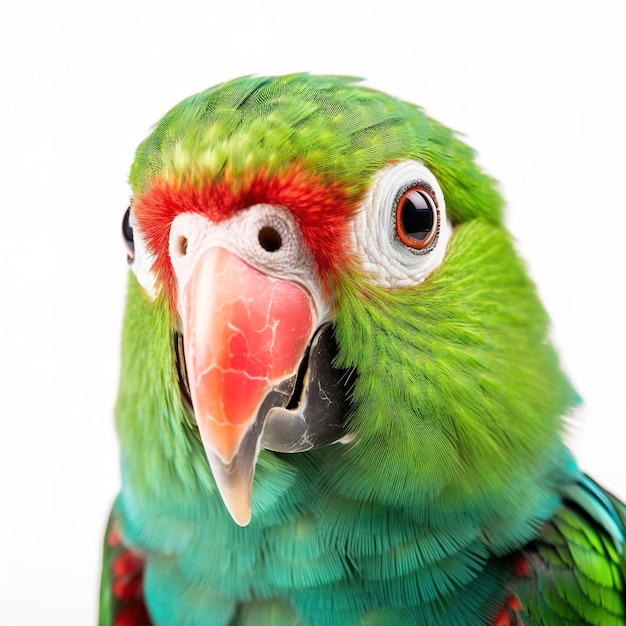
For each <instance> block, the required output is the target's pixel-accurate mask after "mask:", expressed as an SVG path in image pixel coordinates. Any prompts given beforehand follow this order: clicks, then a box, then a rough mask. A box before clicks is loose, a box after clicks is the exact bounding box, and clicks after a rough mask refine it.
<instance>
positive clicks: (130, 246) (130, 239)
mask: <svg viewBox="0 0 626 626" xmlns="http://www.w3.org/2000/svg"><path fill="white" fill-rule="evenodd" d="M122 235H123V236H124V242H125V243H126V251H127V252H128V262H129V263H132V262H133V261H134V259H135V238H134V236H133V227H132V226H131V225H130V207H128V208H127V209H126V213H124V219H123V220H122Z"/></svg>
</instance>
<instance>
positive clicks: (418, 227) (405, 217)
mask: <svg viewBox="0 0 626 626" xmlns="http://www.w3.org/2000/svg"><path fill="white" fill-rule="evenodd" d="M400 214H401V221H402V222H401V223H402V230H403V231H404V234H405V236H407V237H410V238H411V239H416V240H417V241H424V240H425V239H426V238H427V237H428V235H430V233H431V231H432V229H433V226H434V225H435V216H434V215H433V210H432V208H431V206H430V203H429V202H428V200H427V199H426V198H425V196H424V194H423V193H422V192H420V191H411V192H409V193H408V194H407V195H406V196H405V198H404V201H403V202H402V206H401V207H400Z"/></svg>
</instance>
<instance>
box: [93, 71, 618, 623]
mask: <svg viewBox="0 0 626 626" xmlns="http://www.w3.org/2000/svg"><path fill="white" fill-rule="evenodd" d="M129 184H130V190H131V192H130V202H129V206H128V208H127V209H126V210H125V213H124V217H123V220H122V233H123V237H124V240H125V246H126V252H127V261H128V264H129V266H130V268H129V278H128V284H127V300H126V305H125V310H124V314H123V328H122V338H121V365H120V376H119V391H118V395H117V400H116V405H115V425H116V431H117V435H118V438H119V445H120V453H119V454H120V476H121V488H120V491H119V494H118V495H117V497H116V499H115V502H114V504H113V506H112V510H111V513H110V517H109V520H108V524H107V527H106V531H105V537H104V542H103V546H104V547H103V557H102V574H101V583H100V597H99V607H100V608H99V615H98V617H99V624H100V626H113V625H114V626H128V625H138V626H147V625H150V624H153V625H162V626H165V625H167V626H172V625H188V626H192V625H193V626H243V625H248V626H250V625H261V626H265V625H268V626H285V625H307V626H317V625H322V626H353V625H354V626H357V625H361V626H367V625H369V626H379V625H382V626H385V625H389V626H391V625H393V626H395V625H412V624H416V625H423V626H435V625H436V626H452V625H454V626H462V625H468V626H479V625H488V626H514V625H521V624H524V625H526V626H533V625H535V626H539V625H547V626H549V625H566V626H573V625H581V624H584V625H597V626H624V625H626V507H625V506H624V504H623V503H621V502H620V501H619V499H618V498H617V497H616V496H614V495H613V494H611V493H609V492H608V491H607V490H605V489H603V488H602V487H601V486H600V485H599V484H598V483H596V482H595V481H594V480H593V479H592V478H591V477H590V476H588V475H587V474H585V473H584V472H583V471H582V470H581V469H579V467H578V465H577V463H576V460H575V459H574V458H573V455H572V453H571V452H570V451H569V449H568V447H567V445H566V443H565V438H566V434H567V425H568V423H569V421H570V420H571V419H572V418H573V417H574V414H575V411H576V410H577V407H578V406H579V405H580V403H581V399H580V398H579V396H578V394H577V392H576V391H575V390H574V388H573V386H572V384H571V383H570V382H569V380H568V378H567V377H566V375H565V374H564V373H563V368H562V366H561V364H560V361H559V356H558V355H557V351H556V348H555V347H554V345H553V342H552V340H551V338H550V332H551V325H550V320H549V318H548V314H547V312H546V310H545V309H544V307H543V305H542V303H541V302H540V299H539V296H538V293H537V289H536V287H535V285H534V283H533V281H532V280H531V278H530V276H529V273H528V271H527V269H526V266H525V264H524V261H523V260H522V259H521V256H520V254H519V253H518V251H517V249H516V244H515V241H514V239H513V236H512V235H511V234H510V233H509V231H508V229H507V227H506V226H505V224H504V213H505V210H504V199H503V196H502V193H501V191H500V189H499V185H498V183H497V182H496V181H495V179H493V178H492V177H491V176H490V175H489V174H487V173H485V172H484V171H483V168H482V167H481V166H479V165H478V164H477V159H476V153H475V150H474V149H473V148H471V147H470V146H469V145H468V144H467V142H466V141H465V140H464V139H462V138H461V136H460V135H459V134H458V133H457V132H456V131H453V130H450V129H448V128H447V127H446V126H444V125H443V124H441V123H439V122H437V121H435V120H434V119H432V118H431V117H430V116H429V115H427V114H426V113H425V112H424V110H423V109H422V108H421V107H419V106H416V105H413V104H410V103H408V102H405V101H403V100H400V99H398V98H395V97H393V96H390V95H387V94H386V93H383V92H381V91H377V90H375V89H374V88H371V87H369V86H366V85H364V84H363V83H362V82H361V80H360V79H357V78H353V77H349V76H316V75H312V74H308V73H301V74H291V75H286V76H267V77H262V76H245V77H242V78H238V79H235V80H231V81H229V82H224V83H222V84H220V85H217V86H215V87H212V88H209V89H208V90H206V91H203V92H201V93H198V94H196V95H193V96H191V97H189V98H187V99H185V100H183V101H182V102H181V103H180V104H178V105H176V106H174V108H172V109H171V110H170V111H169V112H168V113H167V114H166V115H165V116H164V117H163V118H162V119H161V120H160V121H159V122H158V123H157V124H156V125H155V126H154V127H153V128H152V129H151V131H150V133H149V135H148V136H147V138H146V139H145V140H143V142H142V143H141V144H140V145H139V147H138V148H137V150H136V153H135V158H134V162H133V164H132V166H131V169H130V175H129Z"/></svg>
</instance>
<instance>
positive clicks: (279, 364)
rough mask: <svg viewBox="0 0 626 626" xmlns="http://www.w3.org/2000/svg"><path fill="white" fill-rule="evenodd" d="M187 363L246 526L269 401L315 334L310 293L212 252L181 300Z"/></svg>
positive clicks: (223, 490) (210, 447)
mask: <svg viewBox="0 0 626 626" xmlns="http://www.w3.org/2000/svg"><path fill="white" fill-rule="evenodd" d="M182 308H183V310H182V317H183V320H182V324H183V336H184V348H185V364H186V368H187V377H188V380H189V388H190V394H191V400H192V404H193V408H194V413H195V417H196V421H197V424H198V429H199V431H200V436H201V438H202V442H203V444H204V448H205V450H206V453H207V458H208V460H209V463H210V465H211V470H212V472H213V475H214V477H215V481H216V484H217V487H218V489H219V491H220V494H221V496H222V499H223V500H224V503H225V505H226V507H227V509H228V510H229V512H230V514H231V515H232V517H233V519H234V520H235V521H236V522H237V523H238V524H239V525H241V526H245V525H247V524H248V523H249V521H250V518H251V514H252V509H251V501H252V482H253V478H254V468H255V464H256V459H257V456H258V454H259V449H260V441H261V435H262V432H263V424H261V423H259V422H258V420H257V414H258V412H259V408H260V407H261V404H262V403H263V400H264V399H265V397H266V396H267V394H268V393H269V392H270V391H271V390H272V388H273V387H275V386H276V385H277V384H278V383H280V381H282V380H285V379H286V378H289V377H290V376H292V375H294V374H295V373H296V372H297V370H298V366H299V364H300V361H301V359H302V357H303V355H304V353H305V351H306V347H307V344H308V342H309V340H310V338H311V336H312V334H313V331H314V329H315V323H316V319H315V317H316V316H315V309H314V305H313V302H312V299H311V297H310V296H309V294H308V293H307V291H306V290H305V289H304V288H303V287H302V286H300V285H298V284H296V283H294V282H288V281H285V280H281V279H278V278H274V277H271V276H268V275H266V274H263V273H262V272H260V271H258V270H255V269H253V268H252V267H250V266H249V265H248V264H247V263H245V262H244V261H242V260H241V259H240V258H239V257H237V256H236V255H235V254H233V253H232V252H229V251H228V250H226V249H224V248H221V247H213V248H209V249H207V250H205V251H204V252H203V253H202V254H201V256H200V257H199V259H198V261H197V263H196V265H195V267H194V269H193V271H192V274H191V277H190V279H189V282H188V283H187V286H186V288H185V291H184V295H183V307H182Z"/></svg>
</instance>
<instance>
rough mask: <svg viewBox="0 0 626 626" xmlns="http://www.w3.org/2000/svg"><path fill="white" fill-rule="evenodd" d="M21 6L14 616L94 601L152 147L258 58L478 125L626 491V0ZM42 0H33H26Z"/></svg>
mask: <svg viewBox="0 0 626 626" xmlns="http://www.w3.org/2000/svg"><path fill="white" fill-rule="evenodd" d="M11 4H12V5H13V8H11V9H9V10H8V12H7V9H6V8H4V9H2V15H1V16H0V23H1V26H0V29H1V31H0V46H1V47H2V49H1V50H0V63H1V64H2V72H1V75H0V81H1V82H0V86H1V88H2V95H1V97H0V106H1V109H2V110H1V117H0V120H1V124H2V126H1V128H0V159H1V167H0V177H1V181H2V184H1V187H0V193H1V196H0V197H1V198H2V213H1V215H2V224H1V226H0V244H1V246H0V253H1V254H2V262H1V265H0V267H1V272H2V274H1V277H2V292H1V293H2V304H1V306H0V315H1V319H0V329H1V332H2V337H3V340H2V347H1V354H2V361H1V363H2V376H1V377H0V381H1V384H2V407H3V408H2V422H1V426H0V428H1V431H0V433H1V435H0V481H1V485H0V486H1V491H0V494H1V496H0V498H1V499H0V502H1V504H0V507H1V510H0V576H1V579H0V615H1V616H2V617H0V621H2V623H3V624H6V625H9V626H13V625H18V624H20V625H23V624H28V625H31V624H34V625H38V624H46V625H50V624H63V625H65V626H67V625H68V624H72V625H73V624H77V625H81V624H90V623H94V622H95V619H96V618H95V615H96V596H97V581H98V576H99V558H100V541H101V535H102V531H103V527H104V524H105V519H106V515H107V511H108V508H109V506H110V504H111V501H112V499H113V497H114V495H115V492H116V490H117V487H118V480H119V479H118V469H117V444H116V439H115V433H114V430H113V423H112V407H113V403H114V399H115V393H116V378H117V374H118V337H119V333H120V320H121V315H122V306H123V298H124V290H125V281H126V278H125V276H126V271H127V269H126V265H125V251H124V247H123V244H122V241H121V236H120V221H121V218H122V214H123V212H124V209H125V207H126V203H127V198H128V189H127V185H126V177H127V173H128V169H129V166H130V163H131V161H132V158H133V151H134V148H135V147H136V145H137V144H138V143H139V141H140V140H141V139H142V138H143V137H144V136H145V135H146V134H147V132H148V130H149V127H150V126H151V125H152V124H153V123H154V122H156V121H157V120H158V119H159V118H160V117H161V115H162V114H164V113H165V112H166V111H167V110H168V109H169V108H170V107H171V106H173V105H174V104H176V103H177V102H178V101H179V100H181V99H182V98H184V97H186V96H187V95H190V94H191V93H194V92H197V91H200V90H202V89H204V88H206V87H208V86H210V85H213V84H215V83H218V82H221V81H224V80H227V79H230V78H234V77H236V76H240V75H243V74H277V73H289V72H297V71H310V72H314V73H334V74H349V75H356V76H362V77H365V78H366V79H367V84H369V85H371V86H374V87H377V88H379V89H382V90H385V91H388V92H390V93H392V94H394V95H397V96H400V97H401V98H403V99H406V100H410V101H413V102H416V103H418V104H421V105H422V106H424V107H425V108H426V110H427V112H428V113H429V114H430V115H432V116H433V117H436V118H437V119H439V120H441V121H443V122H444V123H446V124H448V125H449V126H451V127H453V128H455V129H458V130H460V131H463V132H464V134H465V135H466V138H467V140H468V141H469V142H470V143H471V144H472V145H473V146H474V147H476V148H477V149H478V151H479V154H480V161H481V163H482V164H483V166H485V168H486V169H487V170H488V171H489V172H490V173H491V174H493V175H494V176H495V177H496V178H498V179H499V180H500V181H501V183H502V188H503V191H504V193H505V195H506V197H507V199H508V205H509V208H508V223H509V225H510V227H511V229H512V231H513V232H514V234H515V236H516V238H517V240H518V242H519V248H520V250H521V251H522V253H523V255H524V256H525V258H526V259H527V261H528V264H529V268H530V271H531V273H532V275H533V277H534V278H535V280H536V281H537V283H538V285H539V290H540V292H541V294H542V297H543V299H544V302H545V304H546V306H547V308H548V310H549V312H550V315H551V317H552V319H553V322H554V332H553V337H554V340H555V342H556V344H557V345H558V347H559V349H560V352H561V355H562V360H563V364H564V367H565V369H566V371H567V372H568V373H569V374H570V376H571V378H572V379H573V381H574V383H575V385H576V387H577V389H578V390H579V392H580V394H581V395H582V396H583V397H584V398H585V400H586V410H585V412H584V413H583V414H582V415H581V416H580V418H579V419H577V420H576V421H575V423H573V424H572V426H571V432H572V439H571V440H572V445H573V447H574V449H575V451H576V454H577V456H578V458H579V460H580V463H581V465H582V466H583V467H584V468H585V469H586V470H587V471H589V472H590V473H591V474H592V475H593V476H595V477H597V478H598V479H599V480H600V481H601V482H602V483H603V484H604V485H606V486H607V487H610V488H611V489H612V490H614V491H615V492H616V493H618V494H619V495H620V496H621V497H622V498H626V479H625V478H624V476H625V471H624V470H625V469H626V462H625V461H624V454H625V451H626V445H625V444H626V406H625V404H626V403H625V387H626V375H625V366H624V360H623V359H624V354H625V348H626V345H625V332H624V321H625V315H624V313H625V306H624V296H625V289H624V269H625V264H624V259H623V250H624V247H625V245H624V237H625V232H624V230H625V225H626V224H625V220H624V211H625V210H626V204H625V201H624V197H625V194H624V181H625V180H626V167H625V166H626V159H625V156H624V149H625V146H626V133H625V122H624V115H625V114H626V99H625V96H624V63H625V61H626V49H625V46H624V44H623V43H621V42H623V41H624V35H623V24H624V15H623V9H622V7H623V6H624V5H623V3H622V2H621V0H615V1H614V2H603V1H602V0H599V1H596V2H593V3H589V2H582V1H579V0H563V1H558V0H554V1H549V0H546V1H543V2H540V1H536V0H535V1H529V0H526V1H525V2H517V3H511V2H499V1H492V2H485V1H480V0H474V1H473V2H466V1H462V0H459V1H458V2H428V3H426V2H421V1H420V0H411V1H410V2H407V3H406V4H404V3H401V2H398V1H397V0H387V1H386V2H380V3H377V4H373V3H371V4H370V3H369V2H367V0H365V1H361V2H356V1H355V2H341V1H340V0H333V1H328V0H315V1H313V2H310V3H296V2H280V1H275V0H265V1H263V2H258V3H252V2H251V3H249V5H246V3H244V2H225V1H223V2H221V3H219V4H212V3H210V2H195V3H194V2H188V1H178V0H177V1H176V2H174V1H170V2H168V3H160V2H148V1H147V0H146V1H144V2H133V1H130V0H125V1H124V2H121V1H120V0H110V1H109V2H106V3H90V2H84V1H83V2H78V1H76V2H71V1H70V0H57V1H55V2H43V1H42V0H39V1H35V2H27V1H23V2H19V3H18V2H12V3H11ZM17 6H19V8H15V7H17Z"/></svg>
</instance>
